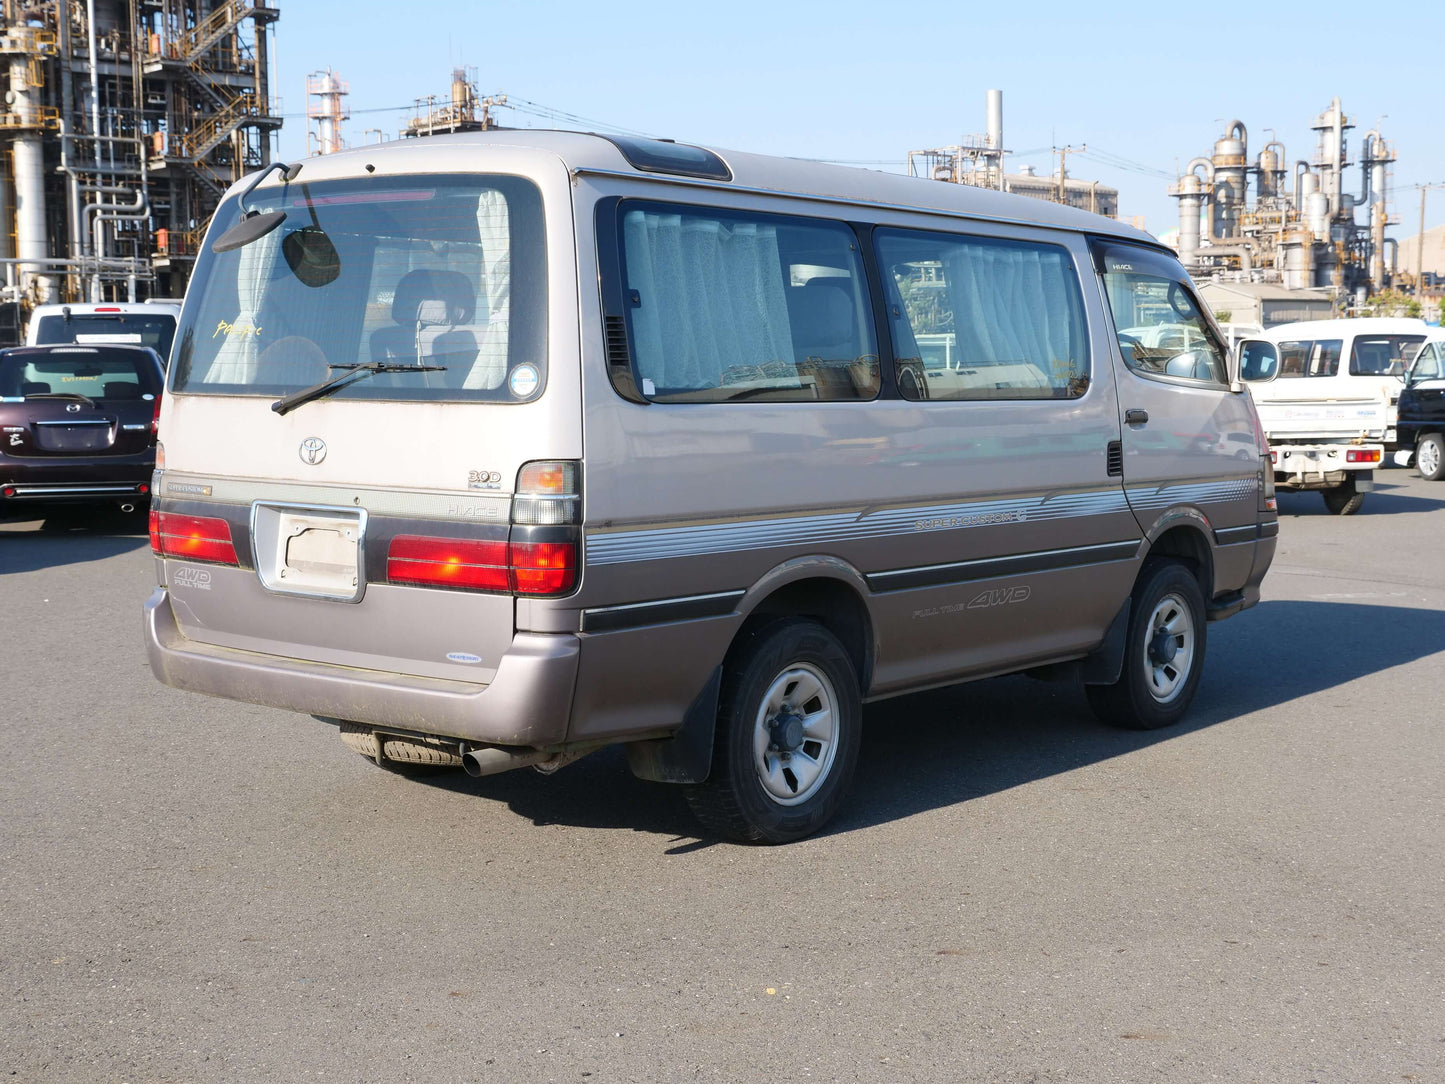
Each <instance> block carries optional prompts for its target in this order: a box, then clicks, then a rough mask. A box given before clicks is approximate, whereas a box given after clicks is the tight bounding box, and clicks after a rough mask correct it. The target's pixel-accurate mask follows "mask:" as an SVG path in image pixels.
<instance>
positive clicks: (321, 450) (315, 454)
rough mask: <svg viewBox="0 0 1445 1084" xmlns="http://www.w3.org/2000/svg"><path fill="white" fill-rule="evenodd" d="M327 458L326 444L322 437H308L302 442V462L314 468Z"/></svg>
mask: <svg viewBox="0 0 1445 1084" xmlns="http://www.w3.org/2000/svg"><path fill="white" fill-rule="evenodd" d="M325 458H326V442H325V441H324V440H322V439H321V438H320V437H307V438H306V439H305V440H303V441H302V442H301V461H302V462H303V463H310V464H311V465H312V466H313V467H314V466H316V464H317V463H320V462H321V461H322V460H323V459H325Z"/></svg>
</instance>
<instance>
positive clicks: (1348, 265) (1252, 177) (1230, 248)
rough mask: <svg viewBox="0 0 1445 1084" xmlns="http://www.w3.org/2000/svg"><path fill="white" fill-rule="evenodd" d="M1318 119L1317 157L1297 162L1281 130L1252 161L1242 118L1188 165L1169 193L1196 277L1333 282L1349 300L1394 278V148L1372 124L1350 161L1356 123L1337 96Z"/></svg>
mask: <svg viewBox="0 0 1445 1084" xmlns="http://www.w3.org/2000/svg"><path fill="white" fill-rule="evenodd" d="M1310 127H1311V129H1312V130H1313V131H1314V132H1315V133H1316V145H1315V152H1314V157H1313V159H1312V160H1306V159H1304V158H1299V159H1295V160H1293V161H1291V159H1290V156H1289V153H1288V151H1287V149H1286V147H1285V145H1284V143H1282V142H1281V141H1279V140H1278V139H1270V140H1269V141H1268V142H1267V143H1265V145H1264V146H1263V147H1261V148H1260V151H1259V153H1258V155H1257V156H1255V158H1254V159H1253V160H1251V159H1250V151H1249V133H1248V130H1247V129H1246V127H1245V125H1244V122H1243V121H1239V120H1234V121H1230V122H1229V123H1228V124H1227V126H1226V127H1225V130H1224V132H1223V134H1221V136H1220V137H1219V139H1218V140H1216V141H1215V144H1214V153H1213V154H1211V155H1207V156H1201V157H1198V158H1195V159H1193V160H1192V161H1190V162H1189V164H1188V165H1187V166H1185V168H1184V172H1183V174H1182V175H1181V176H1180V178H1179V179H1178V180H1177V181H1176V182H1175V183H1174V184H1173V185H1171V186H1170V188H1169V194H1170V195H1171V196H1173V197H1174V198H1175V199H1177V200H1178V201H1179V240H1178V251H1179V258H1180V260H1182V261H1183V263H1184V266H1185V267H1187V268H1188V269H1189V272H1190V274H1192V275H1193V276H1194V277H1195V278H1196V279H1199V280H1206V279H1211V278H1213V279H1216V280H1220V281H1233V282H1244V283H1249V282H1254V283H1272V284H1277V285H1278V286H1281V287H1283V288H1284V289H1286V290H1308V289H1311V288H1320V289H1326V290H1329V291H1330V294H1331V296H1332V299H1333V301H1334V303H1335V304H1336V305H1337V306H1339V307H1342V308H1343V307H1348V306H1352V305H1353V306H1358V305H1362V304H1363V303H1364V301H1365V299H1366V298H1367V297H1368V296H1370V295H1372V294H1375V293H1378V292H1379V291H1381V290H1383V289H1385V288H1386V287H1387V286H1389V285H1390V284H1391V279H1392V277H1393V276H1394V273H1395V267H1396V263H1397V256H1398V252H1397V251H1396V248H1395V245H1396V243H1395V241H1394V239H1393V238H1389V237H1386V236H1385V228H1386V226H1388V225H1391V224H1392V223H1393V222H1395V221H1397V219H1392V218H1391V216H1390V212H1389V207H1388V205H1387V199H1388V195H1389V179H1390V167H1391V164H1392V163H1393V162H1394V161H1395V150H1394V148H1393V147H1392V146H1391V145H1390V143H1389V141H1388V140H1386V139H1385V138H1384V137H1383V136H1382V135H1381V134H1380V132H1379V130H1378V129H1371V130H1370V131H1368V132H1366V133H1365V134H1364V136H1363V137H1362V138H1361V139H1360V143H1359V161H1358V163H1354V162H1351V160H1350V157H1349V147H1348V139H1347V135H1346V133H1348V132H1349V131H1350V130H1351V129H1352V128H1354V127H1355V125H1354V124H1353V123H1352V122H1351V120H1350V118H1349V117H1347V116H1346V115H1345V113H1344V110H1343V109H1342V108H1341V107H1340V99H1338V98H1335V99H1334V100H1333V101H1331V102H1330V105H1329V108H1328V109H1326V110H1325V111H1324V112H1323V113H1321V114H1320V115H1319V116H1318V117H1316V118H1315V121H1314V123H1313V124H1311V125H1310ZM1355 164H1358V166H1359V181H1358V185H1359V187H1358V190H1357V191H1349V190H1348V189H1347V185H1346V175H1345V171H1346V170H1347V169H1348V168H1349V167H1350V166H1351V165H1355ZM1361 211H1363V212H1364V221H1363V222H1361V221H1359V220H1358V218H1357V216H1358V215H1359V213H1360V212H1361Z"/></svg>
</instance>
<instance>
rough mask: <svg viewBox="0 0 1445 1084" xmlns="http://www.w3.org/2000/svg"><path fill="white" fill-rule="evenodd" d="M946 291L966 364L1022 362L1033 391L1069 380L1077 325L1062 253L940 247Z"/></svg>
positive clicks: (1078, 349)
mask: <svg viewBox="0 0 1445 1084" xmlns="http://www.w3.org/2000/svg"><path fill="white" fill-rule="evenodd" d="M943 253H944V255H943V265H944V271H945V274H946V276H947V281H948V293H949V297H950V300H951V301H952V302H953V307H954V313H955V314H956V315H955V326H956V332H957V336H958V345H957V351H958V353H957V356H958V358H959V362H960V363H961V364H964V365H1002V364H1012V365H1023V366H1026V367H1027V368H1028V369H1030V370H1034V371H1035V372H1036V373H1037V386H1039V387H1045V386H1047V385H1049V384H1050V383H1051V382H1052V381H1053V378H1054V377H1055V376H1056V375H1059V374H1062V375H1063V378H1064V379H1065V380H1067V379H1069V375H1070V374H1069V373H1068V372H1065V370H1068V369H1069V368H1070V363H1071V362H1073V363H1074V364H1075V365H1077V364H1078V363H1079V361H1081V360H1082V344H1080V343H1077V342H1076V341H1075V335H1076V332H1077V330H1078V328H1079V327H1080V326H1081V324H1082V320H1081V318H1080V314H1079V312H1078V300H1077V292H1076V290H1075V288H1074V286H1073V271H1072V268H1071V267H1070V266H1069V265H1068V263H1067V261H1066V258H1065V255H1064V253H1062V252H1060V251H1058V250H1057V249H1049V248H1044V247H1042V246H1037V245H998V244H971V243H968V242H963V243H959V244H950V245H947V246H945V247H944V248H943Z"/></svg>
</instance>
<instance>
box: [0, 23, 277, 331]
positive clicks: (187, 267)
mask: <svg viewBox="0 0 1445 1084" xmlns="http://www.w3.org/2000/svg"><path fill="white" fill-rule="evenodd" d="M0 15H3V20H0V82H3V84H4V91H5V94H4V99H3V101H4V104H3V106H0V267H3V269H4V275H3V278H0V300H5V301H10V302H16V301H19V302H22V303H23V304H24V305H26V306H27V307H28V306H31V305H36V304H43V303H46V302H54V301H62V300H65V301H72V300H74V301H78V300H110V299H125V298H134V297H136V296H137V295H151V296H169V297H180V296H181V295H182V294H183V293H184V291H185V285H186V281H187V280H188V279H189V277H190V271H191V267H192V264H193V261H194V259H195V256H196V251H197V248H198V246H199V238H200V235H201V233H202V231H203V230H204V229H205V226H206V224H207V222H208V221H209V219H210V216H211V214H212V212H213V211H214V210H215V208H216V204H217V203H218V202H219V200H220V197H221V194H222V193H223V192H224V191H225V189H226V187H227V186H228V185H229V184H231V182H232V181H234V180H236V179H237V178H239V177H240V176H241V175H242V174H244V173H247V172H250V171H251V170H253V169H256V168H257V167H259V166H262V165H265V164H266V163H267V162H269V161H270V157H271V139H272V133H273V132H274V131H275V130H276V129H277V128H279V127H280V126H281V118H280V117H279V116H277V115H276V112H277V111H276V110H275V109H274V108H273V106H272V101H271V97H270V85H269V84H270V71H269V63H268V57H269V54H270V49H269V44H270V43H269V30H270V27H271V26H272V24H273V23H274V22H275V20H276V19H277V18H278V15H279V13H278V12H277V10H276V8H275V7H274V3H271V2H268V0H0Z"/></svg>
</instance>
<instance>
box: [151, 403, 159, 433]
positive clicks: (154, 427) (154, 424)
mask: <svg viewBox="0 0 1445 1084" xmlns="http://www.w3.org/2000/svg"><path fill="white" fill-rule="evenodd" d="M160 431H161V397H160V396H159V395H157V396H156V412H155V413H154V414H152V415H151V436H155V435H156V434H158V433H159V432H160Z"/></svg>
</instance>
